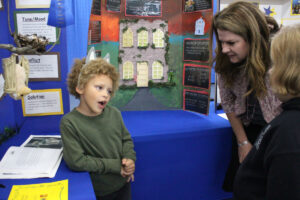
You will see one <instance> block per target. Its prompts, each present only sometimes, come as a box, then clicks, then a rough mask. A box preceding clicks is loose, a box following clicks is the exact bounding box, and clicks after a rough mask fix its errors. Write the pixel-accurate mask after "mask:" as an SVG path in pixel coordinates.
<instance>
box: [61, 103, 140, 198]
mask: <svg viewBox="0 0 300 200" xmlns="http://www.w3.org/2000/svg"><path fill="white" fill-rule="evenodd" d="M60 131H61V136H62V141H63V158H64V160H65V162H66V163H67V165H68V166H69V168H71V169H72V170H75V171H88V172H90V176H91V179H92V183H93V187H94V190H95V193H96V195H97V196H103V195H107V194H110V193H112V192H115V191H117V190H119V189H120V188H121V187H122V186H123V185H124V184H125V183H126V179H125V178H123V177H122V176H121V174H120V171H121V160H122V158H130V159H132V160H134V161H135V160H136V154H135V151H134V149H133V147H134V146H133V141H132V139H131V136H130V134H129V132H128V130H127V129H126V127H125V125H124V122H123V119H122V115H121V113H120V111H119V110H117V109H116V108H114V107H112V106H109V105H107V106H106V108H105V109H104V110H103V112H102V113H101V114H100V115H98V116H95V117H90V116H85V115H83V114H81V113H80V112H78V111H77V110H76V109H73V110H72V111H71V112H70V113H68V114H66V115H65V116H64V117H63V118H62V120H61V122H60Z"/></svg>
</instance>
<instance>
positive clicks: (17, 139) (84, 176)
mask: <svg viewBox="0 0 300 200" xmlns="http://www.w3.org/2000/svg"><path fill="white" fill-rule="evenodd" d="M27 133H28V132H27ZM47 135H48V134H47ZM49 135H50V134H49ZM28 136H29V134H26V133H23V132H21V133H19V134H18V135H15V136H14V137H12V138H10V139H9V140H7V141H5V142H4V143H3V144H2V145H1V146H0V158H2V157H3V156H4V154H5V152H6V150H7V149H8V148H9V147H10V146H12V145H15V146H20V145H21V144H22V143H23V142H24V141H25V140H26V139H27V138H28ZM65 179H68V180H69V185H68V187H69V199H70V200H73V199H74V200H83V199H88V200H94V199H96V197H95V194H94V190H93V186H92V183H91V179H90V176H89V174H88V173H87V172H74V171H71V170H70V169H69V168H68V167H67V166H66V164H65V162H64V161H63V160H62V162H61V164H60V166H59V168H58V171H57V173H56V175H55V177H54V178H37V179H0V183H1V184H3V185H5V188H0V200H5V199H8V196H9V193H10V190H11V188H12V186H13V185H26V184H36V183H49V182H55V181H60V180H65Z"/></svg>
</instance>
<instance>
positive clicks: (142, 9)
mask: <svg viewBox="0 0 300 200" xmlns="http://www.w3.org/2000/svg"><path fill="white" fill-rule="evenodd" d="M125 1H126V5H125V15H126V16H146V17H159V16H161V15H162V14H161V12H162V3H161V1H162V0H155V1H153V0H144V1H137V0H125Z"/></svg>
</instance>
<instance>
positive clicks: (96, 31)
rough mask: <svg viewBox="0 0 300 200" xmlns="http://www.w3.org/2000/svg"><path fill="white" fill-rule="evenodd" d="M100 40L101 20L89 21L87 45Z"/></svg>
mask: <svg viewBox="0 0 300 200" xmlns="http://www.w3.org/2000/svg"><path fill="white" fill-rule="evenodd" d="M100 42H101V21H90V23H89V32H88V45H91V44H96V43H100Z"/></svg>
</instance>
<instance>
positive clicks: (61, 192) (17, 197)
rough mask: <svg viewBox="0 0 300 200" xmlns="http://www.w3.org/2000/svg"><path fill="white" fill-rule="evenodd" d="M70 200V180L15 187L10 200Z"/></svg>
mask: <svg viewBox="0 0 300 200" xmlns="http://www.w3.org/2000/svg"><path fill="white" fill-rule="evenodd" d="M24 199H28V200H31V199H32V200H58V199H59V200H68V180H62V181H56V182H52V183H41V184H32V185H13V187H12V189H11V191H10V194H9V197H8V200H24Z"/></svg>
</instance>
